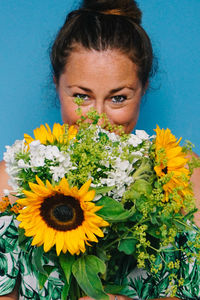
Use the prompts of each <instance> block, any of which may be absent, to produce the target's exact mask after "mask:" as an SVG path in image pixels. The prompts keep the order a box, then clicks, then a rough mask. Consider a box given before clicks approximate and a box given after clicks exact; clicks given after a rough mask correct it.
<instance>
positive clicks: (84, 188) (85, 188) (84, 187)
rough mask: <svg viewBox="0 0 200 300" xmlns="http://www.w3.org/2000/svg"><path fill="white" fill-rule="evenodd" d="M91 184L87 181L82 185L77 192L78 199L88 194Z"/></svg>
mask: <svg viewBox="0 0 200 300" xmlns="http://www.w3.org/2000/svg"><path fill="white" fill-rule="evenodd" d="M91 182H92V181H91V179H89V180H88V181H87V182H86V183H84V185H82V187H81V188H80V190H79V191H78V194H79V197H83V196H84V195H85V194H86V193H87V192H88V189H89V187H90V184H91Z"/></svg>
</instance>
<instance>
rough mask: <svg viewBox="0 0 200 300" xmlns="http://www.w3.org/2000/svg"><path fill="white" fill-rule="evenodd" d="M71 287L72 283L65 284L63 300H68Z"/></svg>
mask: <svg viewBox="0 0 200 300" xmlns="http://www.w3.org/2000/svg"><path fill="white" fill-rule="evenodd" d="M70 285H71V284H70V282H69V283H67V282H65V285H64V287H63V289H62V294H61V299H62V300H66V299H67V296H68V294H69V288H70Z"/></svg>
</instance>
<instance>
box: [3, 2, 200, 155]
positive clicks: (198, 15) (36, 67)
mask: <svg viewBox="0 0 200 300" xmlns="http://www.w3.org/2000/svg"><path fill="white" fill-rule="evenodd" d="M78 3H79V1H72V0H71V1H70V0H65V1H64V0H59V1H57V0H42V1H41V0H34V1H27V0H17V1H16V0H0V32H1V33H0V101H1V107H0V133H1V135H0V137H1V138H0V159H2V155H3V151H4V149H5V148H4V146H5V145H7V144H12V143H13V142H14V141H15V140H16V139H22V138H23V134H24V133H25V132H26V133H29V134H31V133H32V130H33V129H34V128H35V127H37V126H39V125H40V124H41V123H45V122H48V123H49V124H51V125H52V124H53V123H54V122H61V117H60V111H59V108H57V107H56V105H55V94H54V90H53V84H52V81H51V78H50V64H49V56H48V48H49V46H50V44H51V42H52V41H53V39H54V37H55V35H56V32H57V30H58V28H59V27H60V26H61V25H62V24H63V22H64V19H65V15H66V13H67V12H69V11H70V10H71V9H75V8H77V6H78ZM138 3H139V6H140V7H141V9H142V11H143V26H144V28H145V29H146V31H147V32H148V34H149V35H150V37H151V39H152V42H153V46H154V50H155V53H156V56H157V57H158V61H159V72H158V74H157V76H156V77H155V78H154V79H153V81H152V82H151V89H150V90H149V92H148V93H147V95H146V96H145V97H144V100H143V103H142V107H141V113H140V118H139V121H138V124H137V128H140V129H145V130H147V131H148V132H149V133H150V134H152V133H153V130H152V129H153V128H155V127H156V124H159V126H160V127H164V128H166V127H169V128H170V129H171V130H172V131H173V133H174V134H175V135H177V137H180V136H182V137H183V140H185V139H189V140H191V141H192V142H193V143H194V144H195V145H196V147H195V152H196V153H198V154H200V133H199V123H200V1H199V0H181V1H180V0H173V1H163V0H140V1H138Z"/></svg>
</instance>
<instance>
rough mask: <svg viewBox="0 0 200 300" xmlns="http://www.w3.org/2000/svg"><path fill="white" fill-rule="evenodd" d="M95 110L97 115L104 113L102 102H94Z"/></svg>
mask: <svg viewBox="0 0 200 300" xmlns="http://www.w3.org/2000/svg"><path fill="white" fill-rule="evenodd" d="M94 108H95V110H96V111H97V112H98V114H99V115H100V114H102V113H104V103H103V101H98V99H97V100H96V101H95V107H94Z"/></svg>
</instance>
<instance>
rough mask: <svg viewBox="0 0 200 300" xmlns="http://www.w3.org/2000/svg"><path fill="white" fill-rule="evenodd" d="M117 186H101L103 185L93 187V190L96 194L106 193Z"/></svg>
mask: <svg viewBox="0 0 200 300" xmlns="http://www.w3.org/2000/svg"><path fill="white" fill-rule="evenodd" d="M114 187H115V186H114V185H113V186H103V187H102V186H101V187H96V188H92V189H93V190H95V191H96V195H99V194H104V193H108V192H110V191H112V190H113V188H114Z"/></svg>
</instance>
